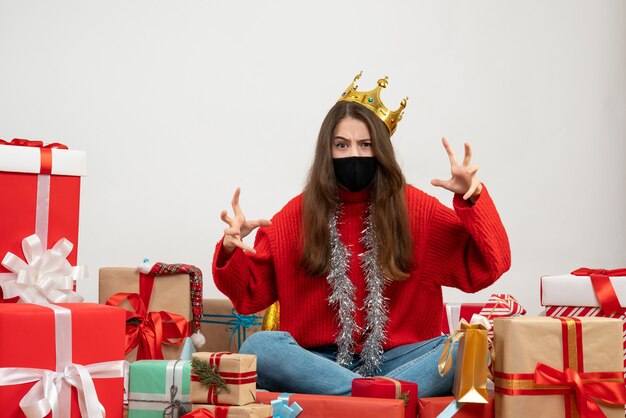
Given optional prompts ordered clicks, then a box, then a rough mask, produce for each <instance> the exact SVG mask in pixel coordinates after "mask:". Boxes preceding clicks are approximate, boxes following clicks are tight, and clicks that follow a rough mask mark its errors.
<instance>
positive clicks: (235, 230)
mask: <svg viewBox="0 0 626 418" xmlns="http://www.w3.org/2000/svg"><path fill="white" fill-rule="evenodd" d="M358 77H359V76H357V78H355V81H356V80H357V79H358ZM386 85H387V84H386V80H379V83H378V87H377V88H375V89H374V90H371V91H369V92H363V93H361V92H357V91H356V87H355V86H354V82H353V83H352V84H351V85H350V86H349V87H348V89H347V90H346V92H345V93H344V94H343V95H342V97H341V98H340V99H339V101H338V102H337V103H336V104H335V105H334V106H333V107H332V108H331V109H330V111H329V112H328V114H327V116H326V118H325V119H324V121H323V123H322V126H321V129H320V133H319V136H318V140H317V147H316V151H315V157H314V161H313V165H312V167H311V170H310V173H309V176H308V181H307V184H306V187H305V189H304V192H303V193H302V194H301V195H299V196H296V197H295V198H294V199H292V200H291V201H290V202H289V203H287V205H286V206H285V207H284V208H283V209H281V210H280V211H279V212H278V213H277V214H276V215H275V216H274V217H273V218H272V220H271V222H270V221H267V220H263V219H260V220H254V221H253V220H246V218H245V216H244V214H243V212H242V210H241V208H240V206H239V189H237V191H236V192H235V195H234V197H233V200H232V208H233V211H234V216H233V217H230V216H228V215H227V213H226V211H223V212H222V220H223V221H224V222H226V223H227V224H228V227H227V228H226V229H225V231H224V237H223V239H222V240H221V241H220V242H219V243H218V244H217V247H216V251H215V256H214V260H213V278H214V280H215V284H216V286H217V287H218V289H220V290H221V291H222V292H223V293H224V294H225V295H226V296H228V297H229V298H230V299H231V300H232V302H233V304H234V306H235V309H236V310H237V311H238V312H240V313H242V314H250V313H254V312H258V311H260V310H263V309H264V308H267V307H268V306H270V305H271V304H272V303H273V302H275V301H277V300H278V301H279V302H280V329H281V331H267V332H260V333H256V334H253V335H252V336H250V337H249V338H248V339H247V340H246V341H245V342H244V344H243V345H242V347H241V352H244V353H251V354H256V355H257V356H258V386H259V387H261V388H265V389H268V390H271V391H276V392H285V391H287V392H299V393H324V394H335V395H341V394H349V393H350V389H351V381H352V379H354V378H355V377H359V376H362V375H363V376H373V375H383V376H388V377H393V378H396V379H401V380H408V381H414V382H416V383H418V385H419V388H420V396H436V395H441V394H445V393H449V392H450V390H451V387H452V377H453V376H452V375H453V373H448V374H447V375H446V376H445V377H444V378H441V377H440V376H439V374H438V372H437V363H438V359H439V355H440V353H441V348H442V346H443V343H444V342H445V337H442V336H441V335H440V334H441V332H440V326H441V317H442V311H443V301H442V292H441V287H442V286H451V287H456V288H459V289H461V290H463V291H465V292H476V291H478V290H480V289H483V288H485V287H487V286H489V285H490V284H492V283H493V282H494V281H495V280H497V279H498V278H499V277H500V276H501V275H502V274H503V273H504V272H505V271H507V270H508V269H509V267H510V249H509V243H508V238H507V235H506V232H505V229H504V227H503V226H502V223H501V221H500V217H499V215H498V213H497V211H496V208H495V206H494V204H493V201H492V200H491V197H490V196H489V193H488V192H487V189H486V187H484V186H483V185H482V184H481V183H480V182H479V181H478V178H477V177H476V171H477V169H478V168H477V167H476V166H472V165H471V148H470V146H469V144H465V157H464V159H463V162H462V163H461V164H458V163H457V161H456V158H455V155H454V153H453V151H452V149H451V147H450V145H449V144H448V142H447V141H446V139H445V138H444V139H443V146H444V148H445V150H446V152H447V153H448V156H449V158H450V164H451V171H452V176H451V178H450V179H449V180H446V181H443V180H433V181H432V184H433V185H434V186H439V187H443V188H445V189H447V190H450V191H451V192H453V193H454V197H453V207H454V210H451V209H449V208H447V207H446V206H444V205H443V204H441V203H440V202H439V201H437V200H436V199H435V198H433V197H431V196H429V195H427V194H425V193H424V192H422V191H420V190H418V189H416V188H415V187H413V186H410V185H408V184H406V182H405V180H404V176H403V175H402V172H401V170H400V167H399V166H398V164H397V162H396V160H395V156H394V151H393V147H392V144H391V140H390V136H391V133H393V132H394V131H395V127H396V124H397V122H398V121H399V119H400V118H401V116H402V115H401V111H402V109H403V108H404V105H405V103H406V102H405V101H403V102H402V105H401V107H400V109H399V110H398V111H396V112H389V111H388V110H387V109H386V108H385V107H384V105H383V104H382V103H381V102H380V95H379V93H380V89H381V88H383V87H386ZM370 97H372V98H373V100H372V99H370ZM257 227H261V228H260V229H259V230H258V231H257V235H256V240H255V244H254V247H250V246H249V245H247V244H245V243H244V242H243V241H242V240H243V238H244V237H246V236H247V235H248V234H249V233H250V232H251V231H252V230H254V229H255V228H257Z"/></svg>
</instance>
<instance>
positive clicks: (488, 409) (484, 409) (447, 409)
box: [417, 392, 495, 418]
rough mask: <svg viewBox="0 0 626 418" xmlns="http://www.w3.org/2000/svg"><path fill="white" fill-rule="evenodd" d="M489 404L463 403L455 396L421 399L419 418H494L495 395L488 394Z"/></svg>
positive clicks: (418, 408)
mask: <svg viewBox="0 0 626 418" xmlns="http://www.w3.org/2000/svg"><path fill="white" fill-rule="evenodd" d="M487 395H488V400H489V403H487V404H484V403H461V402H457V400H456V399H454V396H439V397H432V398H419V399H418V400H417V416H418V417H419V418H447V417H454V418H493V417H494V413H495V410H494V395H493V392H487Z"/></svg>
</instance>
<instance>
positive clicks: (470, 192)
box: [463, 181, 479, 200]
mask: <svg viewBox="0 0 626 418" xmlns="http://www.w3.org/2000/svg"><path fill="white" fill-rule="evenodd" d="M478 184H479V183H478V181H472V185H471V186H470V188H469V190H468V191H467V193H465V194H464V195H463V200H467V199H469V198H470V197H472V195H473V194H474V192H475V191H476V189H477V188H478Z"/></svg>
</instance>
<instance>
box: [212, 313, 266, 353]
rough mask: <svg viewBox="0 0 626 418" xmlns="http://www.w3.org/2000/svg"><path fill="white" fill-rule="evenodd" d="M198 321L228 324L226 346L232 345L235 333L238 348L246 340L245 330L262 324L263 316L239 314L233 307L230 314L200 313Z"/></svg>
mask: <svg viewBox="0 0 626 418" xmlns="http://www.w3.org/2000/svg"><path fill="white" fill-rule="evenodd" d="M205 318H224V319H226V321H217V320H209V319H205ZM200 322H204V323H206V324H220V325H230V327H229V328H228V329H230V338H229V340H228V346H229V347H231V346H232V344H233V338H234V337H235V334H237V348H240V347H241V343H242V342H243V341H245V340H246V337H247V335H246V330H247V329H248V328H252V327H253V326H255V325H261V324H263V317H262V316H259V315H241V314H239V313H237V311H235V308H233V310H232V314H231V315H219V314H204V315H202V319H201V320H200Z"/></svg>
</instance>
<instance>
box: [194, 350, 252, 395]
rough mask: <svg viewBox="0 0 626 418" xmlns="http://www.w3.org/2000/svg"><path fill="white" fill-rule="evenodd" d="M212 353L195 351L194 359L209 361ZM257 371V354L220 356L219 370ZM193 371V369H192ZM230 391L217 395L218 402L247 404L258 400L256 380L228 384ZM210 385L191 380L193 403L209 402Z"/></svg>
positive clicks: (230, 371)
mask: <svg viewBox="0 0 626 418" xmlns="http://www.w3.org/2000/svg"><path fill="white" fill-rule="evenodd" d="M211 354H213V353H208V352H200V353H193V354H192V358H193V359H199V360H202V361H204V362H209V359H210V357H211ZM255 371H256V356H255V355H252V354H225V355H223V356H222V357H221V358H220V365H219V367H218V368H217V372H218V374H219V373H223V372H228V373H248V372H255ZM192 373H193V370H192ZM228 389H229V391H224V392H221V393H219V394H218V395H217V402H216V403H217V404H224V405H247V404H250V403H253V402H255V401H256V381H255V382H252V383H245V384H241V385H228ZM208 393H209V390H208V387H207V386H204V385H203V384H201V383H200V382H194V381H193V380H192V381H191V385H190V387H189V401H190V402H192V403H203V404H205V403H208V399H207V398H208Z"/></svg>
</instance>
